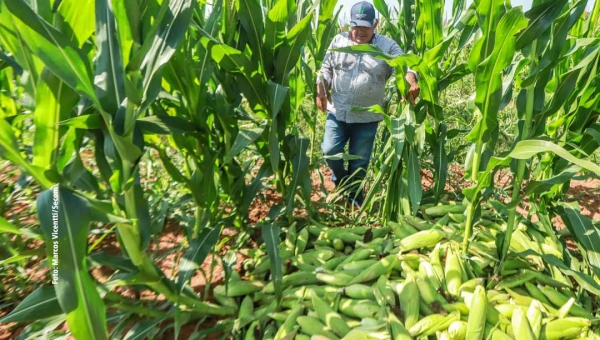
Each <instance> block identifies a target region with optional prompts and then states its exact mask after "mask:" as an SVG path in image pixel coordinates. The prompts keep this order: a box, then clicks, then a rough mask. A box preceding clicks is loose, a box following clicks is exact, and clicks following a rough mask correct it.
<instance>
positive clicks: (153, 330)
mask: <svg viewBox="0 0 600 340" xmlns="http://www.w3.org/2000/svg"><path fill="white" fill-rule="evenodd" d="M166 318H167V316H166V315H165V316H162V317H160V318H155V319H151V320H146V321H141V322H138V323H136V324H135V326H133V327H132V328H131V329H130V330H129V332H127V334H125V337H124V338H123V339H125V340H143V339H148V338H149V337H151V338H153V337H154V336H155V335H156V334H157V333H158V331H159V330H160V329H159V327H158V325H159V324H160V323H161V322H163V321H164V320H165V319H166Z"/></svg>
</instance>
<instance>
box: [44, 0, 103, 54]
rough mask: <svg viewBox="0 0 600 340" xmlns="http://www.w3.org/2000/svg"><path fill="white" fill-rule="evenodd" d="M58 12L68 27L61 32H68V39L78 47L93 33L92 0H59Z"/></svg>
mask: <svg viewBox="0 0 600 340" xmlns="http://www.w3.org/2000/svg"><path fill="white" fill-rule="evenodd" d="M58 13H60V15H61V17H62V18H63V20H64V25H65V26H67V27H68V28H69V29H68V30H63V32H65V33H66V32H69V33H70V34H71V36H70V37H69V39H70V40H71V41H73V42H74V43H76V44H77V46H78V47H79V48H81V47H83V44H84V43H85V42H86V41H87V40H88V38H89V37H90V36H91V35H92V33H94V24H95V12H94V0H61V2H60V5H59V6H58ZM46 21H48V19H46ZM48 22H50V21H48Z"/></svg>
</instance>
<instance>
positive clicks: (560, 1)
mask: <svg viewBox="0 0 600 340" xmlns="http://www.w3.org/2000/svg"><path fill="white" fill-rule="evenodd" d="M566 3H567V0H554V1H546V2H544V3H543V4H540V5H538V6H535V7H533V8H531V9H530V10H529V11H527V12H526V13H525V17H527V19H529V25H527V28H526V29H524V30H523V32H521V33H520V34H519V37H518V38H517V43H516V47H517V49H521V48H523V47H524V46H525V45H527V44H530V43H532V42H533V41H534V40H536V39H537V38H539V37H540V36H542V35H543V34H544V33H545V32H546V30H547V29H548V28H550V26H551V25H552V23H553V22H554V20H555V19H556V18H557V17H558V16H559V15H560V13H561V12H562V9H563V7H564V6H565V4H566Z"/></svg>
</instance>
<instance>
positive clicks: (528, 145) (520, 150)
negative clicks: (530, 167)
mask: <svg viewBox="0 0 600 340" xmlns="http://www.w3.org/2000/svg"><path fill="white" fill-rule="evenodd" d="M541 152H552V153H554V154H556V155H557V156H559V157H562V158H564V159H566V160H567V161H569V162H571V163H573V164H575V165H578V166H580V167H582V168H583V169H586V170H589V171H592V172H594V173H595V174H596V175H600V166H598V165H597V164H594V163H593V162H590V161H588V160H585V159H580V158H577V157H575V156H573V155H572V154H570V153H569V152H568V151H567V150H565V149H564V148H562V147H561V146H559V145H557V144H554V143H552V142H548V141H545V140H533V139H532V140H524V141H521V142H519V143H517V145H515V148H514V149H513V151H511V152H510V154H509V156H510V157H512V158H516V159H529V158H531V157H533V156H534V155H536V154H538V153H541Z"/></svg>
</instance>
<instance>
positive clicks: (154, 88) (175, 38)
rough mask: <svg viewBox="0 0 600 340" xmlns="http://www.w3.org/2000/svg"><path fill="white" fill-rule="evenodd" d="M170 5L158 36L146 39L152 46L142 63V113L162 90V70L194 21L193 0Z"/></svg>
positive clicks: (182, 0)
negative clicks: (192, 20)
mask: <svg viewBox="0 0 600 340" xmlns="http://www.w3.org/2000/svg"><path fill="white" fill-rule="evenodd" d="M168 3H169V15H166V16H164V17H163V18H162V20H161V21H160V23H159V26H158V30H157V31H156V34H155V35H153V36H152V37H147V38H146V39H150V41H152V44H151V47H150V49H149V50H148V53H147V54H146V55H145V56H144V61H143V62H142V71H143V75H144V79H143V89H144V94H143V98H142V105H141V108H140V111H142V112H143V111H145V109H146V108H147V107H148V106H150V104H151V103H152V102H154V100H155V99H156V97H157V96H158V93H159V92H160V90H161V88H162V86H161V79H162V75H161V73H162V72H161V70H162V68H163V67H164V66H165V64H166V63H167V62H168V61H169V59H170V58H171V56H172V55H173V53H175V50H176V49H177V48H178V46H179V44H180V43H181V41H182V40H183V37H184V36H185V33H186V32H187V30H188V28H189V27H190V21H191V19H192V12H193V6H192V4H193V1H192V0H172V1H169V2H168Z"/></svg>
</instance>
